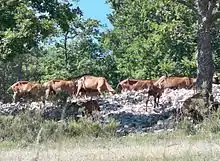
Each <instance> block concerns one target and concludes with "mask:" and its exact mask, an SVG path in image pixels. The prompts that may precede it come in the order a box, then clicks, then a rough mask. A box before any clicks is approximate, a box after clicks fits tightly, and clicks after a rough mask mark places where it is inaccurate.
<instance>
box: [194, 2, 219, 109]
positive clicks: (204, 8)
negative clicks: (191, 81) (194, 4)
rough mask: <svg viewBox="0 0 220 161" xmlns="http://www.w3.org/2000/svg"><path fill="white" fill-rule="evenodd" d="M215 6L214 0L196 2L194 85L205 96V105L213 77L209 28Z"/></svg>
mask: <svg viewBox="0 0 220 161" xmlns="http://www.w3.org/2000/svg"><path fill="white" fill-rule="evenodd" d="M215 6H216V1H215V0H198V15H199V20H198V23H199V29H198V42H197V47H198V53H197V54H198V55H197V82H196V83H197V89H198V91H200V92H202V93H203V94H204V95H205V97H206V103H207V105H209V95H210V94H211V92H212V78H213V75H214V62H213V51H212V43H211V42H212V35H211V28H212V25H213V19H212V12H213V9H214V7H215Z"/></svg>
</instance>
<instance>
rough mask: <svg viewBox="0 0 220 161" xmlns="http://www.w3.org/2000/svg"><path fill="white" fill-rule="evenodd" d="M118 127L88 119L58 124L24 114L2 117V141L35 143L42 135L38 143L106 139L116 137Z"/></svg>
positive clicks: (111, 122)
mask: <svg viewBox="0 0 220 161" xmlns="http://www.w3.org/2000/svg"><path fill="white" fill-rule="evenodd" d="M116 126H117V123H116V122H115V121H114V120H111V121H110V122H109V123H108V124H106V125H102V124H101V123H99V122H97V121H92V120H91V119H88V118H81V119H79V120H78V121H77V122H76V121H75V120H73V119H69V120H66V121H59V122H57V121H53V120H44V119H43V118H42V117H41V116H40V115H38V114H36V115H30V113H24V114H20V115H17V116H15V117H9V116H0V128H1V130H0V140H2V141H3V140H9V141H23V142H29V143H33V142H35V141H36V139H37V137H39V136H38V135H40V137H39V138H38V139H39V140H38V142H42V141H49V140H52V141H56V140H57V139H59V138H61V137H66V138H72V137H77V136H91V137H98V136H100V137H106V136H114V133H115V131H116ZM40 131H41V132H40Z"/></svg>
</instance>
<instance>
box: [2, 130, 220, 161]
mask: <svg viewBox="0 0 220 161" xmlns="http://www.w3.org/2000/svg"><path fill="white" fill-rule="evenodd" d="M0 147H1V150H0V160H4V161H20V160H22V161H51V160H53V161H94V160H95V161H136V160H139V161H142V160H143V161H152V160H154V161H168V160H169V161H177V160H178V161H190V160H193V161H200V160H212V161H215V160H216V161H217V160H219V159H220V152H219V151H220V142H219V136H217V135H195V136H186V135H183V133H181V132H180V131H176V132H169V133H167V132H161V133H158V134H146V135H130V136H126V137H120V138H116V137H111V138H94V137H76V138H71V139H64V138H62V139H61V140H58V141H56V142H50V141H49V142H45V143H43V144H38V143H34V144H30V145H27V146H25V147H24V146H22V145H19V144H15V143H9V142H1V144H0Z"/></svg>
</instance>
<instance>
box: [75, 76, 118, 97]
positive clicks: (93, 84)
mask: <svg viewBox="0 0 220 161" xmlns="http://www.w3.org/2000/svg"><path fill="white" fill-rule="evenodd" d="M77 86H78V87H77V93H76V96H78V95H79V92H80V90H81V89H85V90H87V89H89V90H97V91H98V92H99V93H100V95H102V92H103V91H105V90H107V91H108V92H109V93H110V94H111V95H112V94H113V93H115V90H114V89H113V88H112V87H111V86H110V85H109V84H108V82H107V80H106V79H105V78H104V77H95V76H89V75H87V76H83V77H81V78H80V79H79V80H78V81H77Z"/></svg>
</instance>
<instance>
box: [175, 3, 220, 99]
mask: <svg viewBox="0 0 220 161" xmlns="http://www.w3.org/2000/svg"><path fill="white" fill-rule="evenodd" d="M176 1H177V2H179V3H181V4H183V5H185V6H187V7H189V8H190V9H191V10H193V11H194V12H195V13H196V15H197V20H198V33H197V50H198V51H197V54H198V55H197V87H198V90H200V91H202V92H203V93H204V94H205V95H206V102H207V103H208V100H209V94H210V93H211V92H212V78H213V74H214V62H213V46H212V41H213V35H212V30H213V25H214V24H215V22H216V21H217V19H218V18H220V15H219V9H220V8H219V5H220V4H219V2H218V1H217V0H197V1H191V0H176Z"/></svg>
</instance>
